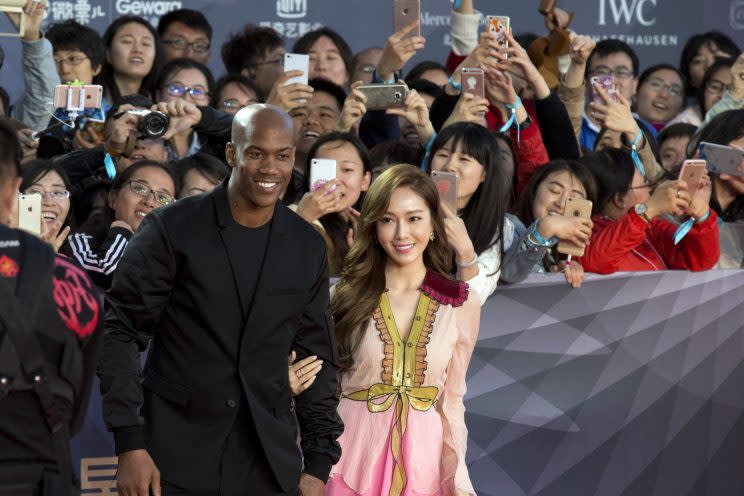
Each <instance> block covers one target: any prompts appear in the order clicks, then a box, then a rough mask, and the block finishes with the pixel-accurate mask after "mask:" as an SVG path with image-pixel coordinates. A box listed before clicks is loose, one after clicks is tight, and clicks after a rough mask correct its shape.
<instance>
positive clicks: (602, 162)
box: [579, 148, 720, 274]
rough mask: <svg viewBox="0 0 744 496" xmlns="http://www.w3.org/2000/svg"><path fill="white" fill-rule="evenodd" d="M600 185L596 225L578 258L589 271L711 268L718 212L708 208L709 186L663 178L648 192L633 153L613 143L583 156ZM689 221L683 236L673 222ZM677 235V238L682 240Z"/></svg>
mask: <svg viewBox="0 0 744 496" xmlns="http://www.w3.org/2000/svg"><path fill="white" fill-rule="evenodd" d="M581 162H582V163H584V165H586V166H587V167H588V168H589V170H590V171H591V172H592V173H593V174H594V177H595V179H596V180H597V184H598V187H599V188H598V195H597V202H595V203H594V216H593V218H592V221H593V222H594V228H593V233H592V237H591V239H590V240H589V243H588V244H587V246H586V251H585V253H584V256H583V257H581V258H580V259H579V262H580V263H581V265H582V266H583V267H584V270H586V271H587V272H596V273H599V274H611V273H613V272H623V271H648V270H670V269H671V270H692V271H702V270H708V269H711V268H713V266H714V265H715V263H716V262H717V261H718V257H719V253H720V250H719V246H718V238H719V233H718V222H717V219H718V216H717V215H716V213H715V212H714V211H713V210H711V209H710V207H709V206H708V203H709V201H710V194H711V186H710V181H709V180H708V178H707V175H706V177H705V178H704V179H703V183H702V184H686V183H685V182H684V181H665V182H662V183H661V184H659V185H658V186H656V189H655V190H654V191H653V194H652V193H651V190H652V184H649V182H648V180H647V179H646V178H645V177H644V176H642V175H641V173H640V172H639V170H638V167H637V166H636V164H635V163H634V161H633V159H632V158H631V155H630V154H629V153H628V152H627V151H625V150H620V149H617V148H608V149H606V150H602V151H601V152H595V153H592V154H589V155H586V156H585V157H583V158H582V159H581ZM669 215H672V216H681V218H682V219H683V220H688V219H689V220H690V229H689V232H687V234H686V235H684V236H683V237H680V236H679V235H677V234H676V233H677V228H678V226H677V225H676V222H675V223H673V222H670V221H669V220H667V219H666V218H665V217H667V216H669ZM680 238H681V239H680Z"/></svg>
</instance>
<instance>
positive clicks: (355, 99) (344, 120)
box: [337, 81, 367, 132]
mask: <svg viewBox="0 0 744 496" xmlns="http://www.w3.org/2000/svg"><path fill="white" fill-rule="evenodd" d="M361 85H362V82H361V81H357V82H356V83H354V84H352V85H351V92H350V93H349V96H347V97H346V100H344V108H343V109H341V117H339V118H338V126H337V128H338V130H339V131H343V132H348V131H349V130H351V128H352V127H354V126H355V125H356V124H357V123H358V122H359V120H360V119H361V118H362V117H364V114H366V113H367V106H366V104H367V95H365V94H364V93H362V92H361V91H359V90H358V89H357V88H359V86H361Z"/></svg>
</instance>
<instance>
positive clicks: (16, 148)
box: [0, 118, 23, 184]
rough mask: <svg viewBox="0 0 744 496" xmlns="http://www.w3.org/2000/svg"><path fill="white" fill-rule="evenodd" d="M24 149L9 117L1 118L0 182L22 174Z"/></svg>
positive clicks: (2, 182)
mask: <svg viewBox="0 0 744 496" xmlns="http://www.w3.org/2000/svg"><path fill="white" fill-rule="evenodd" d="M22 157H23V151H22V149H21V143H20V141H18V136H17V135H16V130H15V129H14V128H13V126H11V125H10V122H9V121H8V119H7V118H0V184H4V183H5V181H6V180H8V179H12V178H14V177H18V176H20V175H21V173H22V172H21V158H22Z"/></svg>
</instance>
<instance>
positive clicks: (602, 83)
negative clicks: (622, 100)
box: [589, 74, 618, 105]
mask: <svg viewBox="0 0 744 496" xmlns="http://www.w3.org/2000/svg"><path fill="white" fill-rule="evenodd" d="M589 81H590V82H591V83H592V102H593V103H601V104H602V105H604V104H605V101H604V99H603V98H602V96H601V95H600V94H599V92H598V91H597V87H599V88H602V89H603V90H604V92H605V93H607V95H608V96H609V97H610V98H612V99H613V100H615V101H618V97H617V95H618V91H617V84H616V83H615V76H613V75H612V74H599V75H597V76H592V77H591V78H590V79H589Z"/></svg>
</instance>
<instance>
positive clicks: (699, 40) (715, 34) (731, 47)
mask: <svg viewBox="0 0 744 496" xmlns="http://www.w3.org/2000/svg"><path fill="white" fill-rule="evenodd" d="M711 43H714V44H715V45H716V46H717V47H718V49H719V50H721V51H722V52H725V53H727V54H729V55H731V56H732V57H734V58H736V57H738V56H739V54H740V53H741V50H740V49H739V47H738V46H737V45H736V43H734V41H733V40H732V39H731V38H729V37H728V36H726V35H725V34H723V33H721V32H720V31H708V32H707V33H701V34H695V35H692V36H690V37H689V38H688V39H687V43H685V46H684V48H683V49H682V54H681V55H680V57H679V70H680V72H681V73H682V74H684V76H685V80H686V81H687V83H688V84H687V96H693V95H694V94H695V90H696V88H693V87H692V86H691V78H690V63H691V62H692V59H694V58H695V56H696V55H697V53H698V52H699V51H700V48H702V47H703V45H709V44H711Z"/></svg>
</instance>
